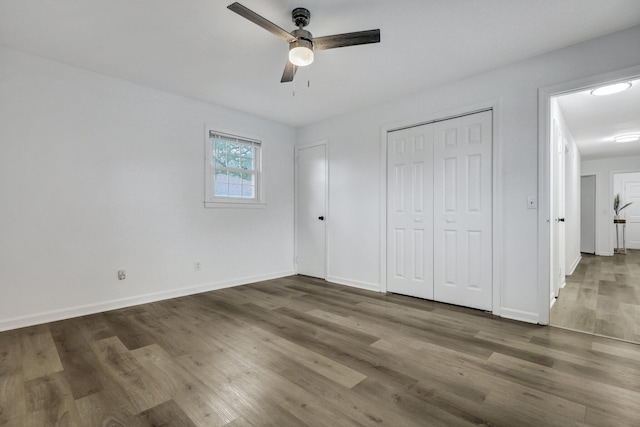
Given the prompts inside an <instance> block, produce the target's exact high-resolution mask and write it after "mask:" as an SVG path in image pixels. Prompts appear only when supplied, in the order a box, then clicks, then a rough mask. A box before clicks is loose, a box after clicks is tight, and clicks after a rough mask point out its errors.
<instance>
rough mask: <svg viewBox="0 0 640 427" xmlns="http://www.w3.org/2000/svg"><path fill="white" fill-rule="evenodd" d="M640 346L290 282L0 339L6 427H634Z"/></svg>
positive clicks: (1, 413) (0, 397) (0, 421)
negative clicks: (498, 426) (432, 426)
mask: <svg viewBox="0 0 640 427" xmlns="http://www.w3.org/2000/svg"><path fill="white" fill-rule="evenodd" d="M639 402H640V346H637V345H633V344H629V343H624V342H619V341H615V340H610V339H605V338H600V337H595V336H590V335H586V334H581V333H575V332H571V331H567V330H563V329H557V328H552V327H542V326H536V325H530V324H525V323H519V322H514V321H508V320H504V319H500V318H495V317H493V316H491V315H488V314H486V313H483V312H480V311H475V310H470V309H464V308H460V307H455V306H449V305H445V304H438V303H434V302H430V301H424V300H418V299H413V298H409V297H403V296H398V295H382V294H378V293H374V292H367V291H362V290H358V289H353V288H348V287H342V286H339V285H333V284H329V283H326V282H324V281H321V280H316V279H311V278H306V277H300V276H298V277H289V278H284V279H278V280H272V281H267V282H261V283H256V284H252V285H247V286H242V287H237V288H231V289H225V290H220V291H215V292H208V293H204V294H199V295H193V296H189V297H183V298H177V299H172V300H167V301H162V302H156V303H152V304H145V305H141V306H137V307H133V308H127V309H122V310H116V311H111V312H107V313H102V314H97V315H92V316H85V317H80V318H76V319H71V320H66V321H60V322H54V323H49V324H44V325H40V326H34V327H30V328H24V329H19V330H14V331H9V332H4V333H0V425H3V426H4V425H10V426H21V427H22V426H53V425H65V426H107V425H108V426H160V425H162V426H194V425H196V426H209V425H211V426H222V425H226V426H232V427H240V426H263V425H270V426H305V425H309V426H373V425H376V426H377V425H386V426H425V425H504V426H524V425H532V426H542V425H544V426H551V425H558V426H569V425H602V426H611V425H616V426H619V425H636V426H637V425H640V411H639Z"/></svg>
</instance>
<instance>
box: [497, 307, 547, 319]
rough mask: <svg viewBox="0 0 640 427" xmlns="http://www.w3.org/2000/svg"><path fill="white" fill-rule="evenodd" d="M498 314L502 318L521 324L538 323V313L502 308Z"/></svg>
mask: <svg viewBox="0 0 640 427" xmlns="http://www.w3.org/2000/svg"><path fill="white" fill-rule="evenodd" d="M500 314H501V316H502V317H504V318H507V319H512V320H519V321H521V322H527V323H538V319H539V317H538V313H533V312H529V311H522V310H514V309H511V308H504V307H502V308H501V309H500Z"/></svg>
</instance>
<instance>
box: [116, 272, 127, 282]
mask: <svg viewBox="0 0 640 427" xmlns="http://www.w3.org/2000/svg"><path fill="white" fill-rule="evenodd" d="M126 278H127V273H126V271H124V270H118V280H124V279H126Z"/></svg>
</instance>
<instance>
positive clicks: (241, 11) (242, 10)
mask: <svg viewBox="0 0 640 427" xmlns="http://www.w3.org/2000/svg"><path fill="white" fill-rule="evenodd" d="M227 9H229V10H231V11H233V12H235V13H237V14H238V15H240V16H242V17H243V18H246V19H248V20H249V21H251V22H253V23H254V24H257V25H259V26H261V27H262V28H264V29H265V30H267V31H269V32H271V33H272V34H275V35H276V36H278V37H280V38H281V39H283V40H285V41H287V42H289V43H292V42H294V41H296V40H297V38H295V37H293V36H292V35H291V34H289V33H288V32H287V31H285V30H283V29H282V28H280V27H278V26H277V25H276V24H274V23H273V22H271V21H269V20H268V19H265V18H263V17H262V16H260V15H258V14H257V13H255V12H254V11H252V10H251V9H247V8H246V7H244V6H243V5H241V4H240V3H238V2H235V3H232V4H230V5H229V6H227Z"/></svg>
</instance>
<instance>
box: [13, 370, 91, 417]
mask: <svg viewBox="0 0 640 427" xmlns="http://www.w3.org/2000/svg"><path fill="white" fill-rule="evenodd" d="M25 394H26V402H27V412H26V416H25V426H34V427H36V426H77V425H80V423H81V420H80V414H79V412H78V409H77V407H76V403H75V399H74V398H73V395H72V394H71V387H70V386H69V383H68V382H67V379H66V377H65V376H64V375H62V373H60V372H59V373H55V374H52V375H48V376H44V377H38V378H36V379H33V380H30V381H27V382H26V383H25Z"/></svg>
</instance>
